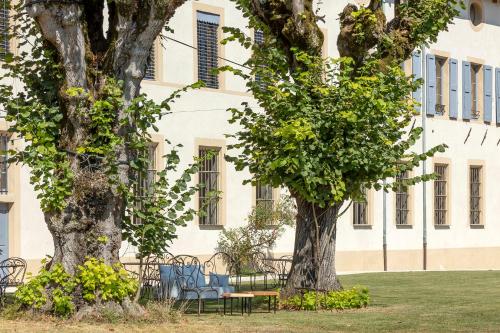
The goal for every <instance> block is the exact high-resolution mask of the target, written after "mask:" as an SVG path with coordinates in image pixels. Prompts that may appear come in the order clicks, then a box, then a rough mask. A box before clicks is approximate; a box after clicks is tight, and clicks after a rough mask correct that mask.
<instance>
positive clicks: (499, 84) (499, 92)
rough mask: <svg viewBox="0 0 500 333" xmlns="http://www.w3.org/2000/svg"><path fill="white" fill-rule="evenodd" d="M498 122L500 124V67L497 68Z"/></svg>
mask: <svg viewBox="0 0 500 333" xmlns="http://www.w3.org/2000/svg"><path fill="white" fill-rule="evenodd" d="M495 92H496V111H497V124H500V68H497V69H495Z"/></svg>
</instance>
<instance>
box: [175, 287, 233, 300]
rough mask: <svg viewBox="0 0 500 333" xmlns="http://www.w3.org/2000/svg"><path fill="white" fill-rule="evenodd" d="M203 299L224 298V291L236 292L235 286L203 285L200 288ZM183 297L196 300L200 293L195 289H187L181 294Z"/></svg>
mask: <svg viewBox="0 0 500 333" xmlns="http://www.w3.org/2000/svg"><path fill="white" fill-rule="evenodd" d="M198 291H199V293H200V298H201V299H217V298H222V294H224V293H234V287H231V286H228V287H203V288H199V289H198ZM180 297H181V298H182V299H188V300H195V299H198V294H197V293H196V292H195V291H187V292H185V293H183V294H182V295H181V296H180Z"/></svg>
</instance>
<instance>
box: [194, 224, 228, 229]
mask: <svg viewBox="0 0 500 333" xmlns="http://www.w3.org/2000/svg"><path fill="white" fill-rule="evenodd" d="M198 226H199V227H200V230H222V229H224V226H223V225H222V224H216V225H204V224H199V225H198Z"/></svg>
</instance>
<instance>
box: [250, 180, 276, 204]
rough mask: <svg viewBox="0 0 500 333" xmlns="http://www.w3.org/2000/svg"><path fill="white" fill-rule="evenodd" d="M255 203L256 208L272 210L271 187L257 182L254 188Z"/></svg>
mask: <svg viewBox="0 0 500 333" xmlns="http://www.w3.org/2000/svg"><path fill="white" fill-rule="evenodd" d="M255 191H256V193H255V194H256V195H255V201H256V203H255V204H256V206H257V207H263V208H266V209H272V208H273V206H274V197H273V187H272V186H270V185H266V184H262V183H261V182H257V185H256V186H255Z"/></svg>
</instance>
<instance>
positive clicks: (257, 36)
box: [254, 30, 267, 89]
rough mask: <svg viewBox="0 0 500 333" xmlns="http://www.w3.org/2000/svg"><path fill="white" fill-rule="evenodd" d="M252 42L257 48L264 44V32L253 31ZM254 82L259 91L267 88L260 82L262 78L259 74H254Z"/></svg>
mask: <svg viewBox="0 0 500 333" xmlns="http://www.w3.org/2000/svg"><path fill="white" fill-rule="evenodd" d="M254 41H255V44H256V45H258V46H260V45H262V44H264V32H263V31H262V30H255V32H254ZM255 82H257V84H258V85H259V88H260V89H265V88H266V87H267V84H265V83H264V82H263V81H262V76H261V75H259V74H255Z"/></svg>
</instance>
